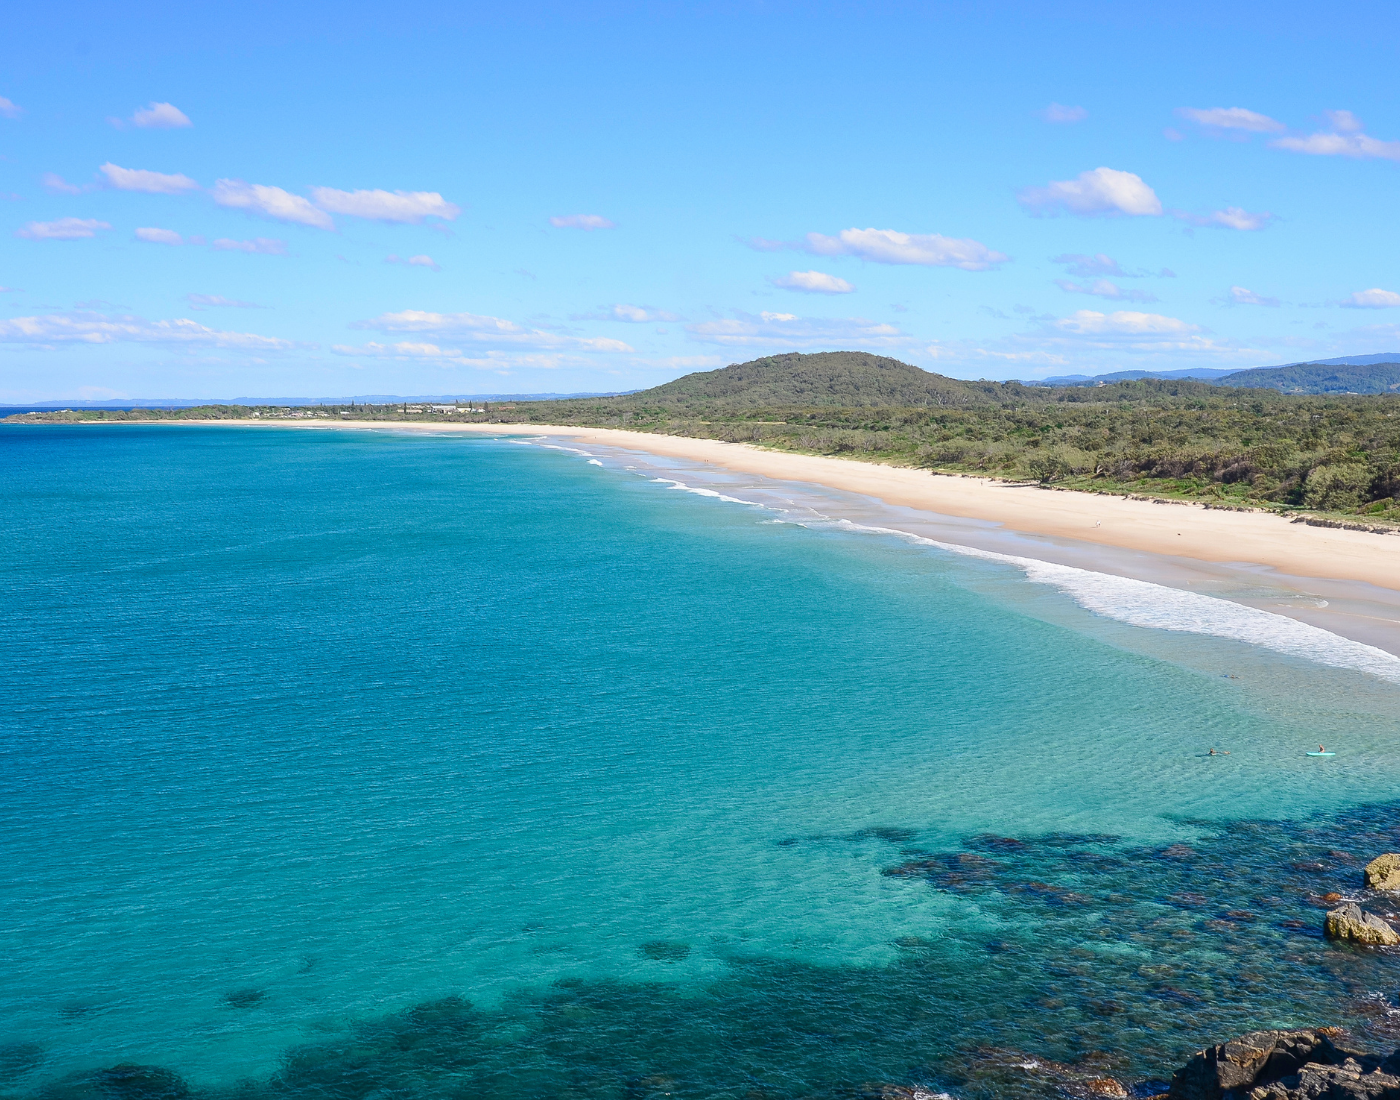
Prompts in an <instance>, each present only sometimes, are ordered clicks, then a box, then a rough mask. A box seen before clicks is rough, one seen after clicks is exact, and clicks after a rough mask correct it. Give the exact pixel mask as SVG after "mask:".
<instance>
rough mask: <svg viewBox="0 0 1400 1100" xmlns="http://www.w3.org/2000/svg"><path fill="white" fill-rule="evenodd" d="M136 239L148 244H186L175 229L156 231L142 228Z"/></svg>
mask: <svg viewBox="0 0 1400 1100" xmlns="http://www.w3.org/2000/svg"><path fill="white" fill-rule="evenodd" d="M136 239H137V240H138V241H145V242H146V243H147V244H184V243H185V239H184V238H183V237H182V236H180V234H178V233H176V232H175V230H173V229H156V228H155V227H153V226H142V227H141V228H140V229H138V230H137V231H136Z"/></svg>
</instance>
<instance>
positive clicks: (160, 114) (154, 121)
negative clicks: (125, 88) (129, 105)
mask: <svg viewBox="0 0 1400 1100" xmlns="http://www.w3.org/2000/svg"><path fill="white" fill-rule="evenodd" d="M131 124H132V125H133V126H139V127H141V128H142V129H143V130H177V129H181V128H183V127H185V126H193V125H194V123H193V122H191V121H190V119H189V116H188V115H186V114H185V112H184V111H182V110H180V108H179V107H176V106H175V105H174V104H173V103H152V104H151V105H150V106H149V107H140V108H138V109H137V111H136V113H135V114H133V115H132V116H131Z"/></svg>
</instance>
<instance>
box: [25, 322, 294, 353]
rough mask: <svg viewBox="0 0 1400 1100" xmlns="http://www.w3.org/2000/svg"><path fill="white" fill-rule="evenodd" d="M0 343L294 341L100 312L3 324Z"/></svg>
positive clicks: (264, 347) (274, 344)
mask: <svg viewBox="0 0 1400 1100" xmlns="http://www.w3.org/2000/svg"><path fill="white" fill-rule="evenodd" d="M0 341H3V342H6V343H17V344H37V345H41V346H50V347H53V346H62V345H69V344H115V343H134V344H168V345H177V346H178V345H187V346H188V345H194V346H204V347H217V348H230V349H234V350H238V351H286V350H288V349H290V348H294V347H296V344H294V343H293V342H292V341H291V340H281V339H278V338H277V337H274V336H259V335H257V334H255V333H251V332H220V331H219V330H217V329H212V328H207V327H205V326H204V325H201V324H199V323H198V322H196V321H191V320H189V319H188V318H181V319H178V320H172V321H146V320H143V319H142V318H140V317H110V316H105V315H103V314H100V313H58V314H49V315H48V316H43V317H14V318H11V319H10V320H8V321H0Z"/></svg>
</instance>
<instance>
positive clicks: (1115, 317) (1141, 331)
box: [1055, 309, 1201, 337]
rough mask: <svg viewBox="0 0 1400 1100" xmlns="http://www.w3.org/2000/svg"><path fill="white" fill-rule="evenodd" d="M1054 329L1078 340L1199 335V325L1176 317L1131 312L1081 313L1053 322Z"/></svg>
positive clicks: (1084, 311) (1088, 311)
mask: <svg viewBox="0 0 1400 1100" xmlns="http://www.w3.org/2000/svg"><path fill="white" fill-rule="evenodd" d="M1055 327H1056V328H1058V329H1059V330H1060V331H1062V332H1068V333H1073V334H1075V335H1078V336H1130V337H1139V336H1187V335H1190V334H1192V333H1196V332H1200V331H1201V329H1200V326H1199V325H1192V324H1188V323H1187V322H1186V321H1182V320H1179V319H1178V318H1176V317H1166V316H1164V315H1163V314H1160V313H1137V312H1134V311H1132V310H1118V311H1117V312H1115V313H1099V312H1097V311H1095V310H1092V309H1081V310H1077V311H1076V312H1075V313H1073V314H1071V315H1070V316H1068V317H1063V318H1061V319H1060V320H1058V321H1056V322H1055Z"/></svg>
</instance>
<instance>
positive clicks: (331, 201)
mask: <svg viewBox="0 0 1400 1100" xmlns="http://www.w3.org/2000/svg"><path fill="white" fill-rule="evenodd" d="M311 198H312V201H314V202H315V203H316V205H317V206H319V207H320V208H321V209H322V210H329V211H330V212H331V213H332V214H346V215H348V216H350V217H352V218H368V219H370V220H372V221H380V222H404V223H408V224H413V225H416V224H418V223H419V222H421V221H422V220H423V219H424V218H442V219H443V220H445V221H452V220H453V219H454V218H456V217H457V215H458V214H460V213H461V212H462V209H461V207H459V206H456V205H455V204H453V203H450V202H448V201H447V200H446V199H444V198H443V197H442V196H441V195H439V194H438V193H437V192H436V191H337V190H335V188H333V187H313V188H312V189H311Z"/></svg>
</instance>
